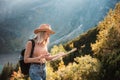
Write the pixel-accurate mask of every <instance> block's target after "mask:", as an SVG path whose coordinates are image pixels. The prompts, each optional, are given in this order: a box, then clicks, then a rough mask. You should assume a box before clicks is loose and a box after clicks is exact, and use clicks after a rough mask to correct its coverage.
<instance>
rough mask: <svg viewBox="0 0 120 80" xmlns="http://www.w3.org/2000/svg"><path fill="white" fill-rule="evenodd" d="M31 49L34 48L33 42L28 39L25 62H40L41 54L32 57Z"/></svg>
mask: <svg viewBox="0 0 120 80" xmlns="http://www.w3.org/2000/svg"><path fill="white" fill-rule="evenodd" d="M31 49H32V42H31V41H28V42H27V44H26V50H25V55H24V62H25V63H40V58H41V56H39V57H35V58H30V54H31Z"/></svg>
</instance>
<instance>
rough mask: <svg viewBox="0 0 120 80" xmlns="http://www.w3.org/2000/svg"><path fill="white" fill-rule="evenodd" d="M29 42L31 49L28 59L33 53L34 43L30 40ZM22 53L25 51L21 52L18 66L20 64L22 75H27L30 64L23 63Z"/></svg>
mask: <svg viewBox="0 0 120 80" xmlns="http://www.w3.org/2000/svg"><path fill="white" fill-rule="evenodd" d="M29 41H32V49H31V53H30V57H32V55H33V51H34V46H35V42H34V40H33V39H31V40H29ZM24 53H25V49H23V50H22V51H21V54H20V60H19V64H20V68H21V72H22V74H24V75H29V68H30V64H31V63H24Z"/></svg>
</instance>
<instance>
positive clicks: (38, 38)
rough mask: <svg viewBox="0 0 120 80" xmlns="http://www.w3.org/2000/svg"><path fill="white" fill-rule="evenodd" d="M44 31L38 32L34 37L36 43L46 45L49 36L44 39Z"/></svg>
mask: <svg viewBox="0 0 120 80" xmlns="http://www.w3.org/2000/svg"><path fill="white" fill-rule="evenodd" d="M45 33H46V32H45V31H41V32H38V33H37V34H36V37H35V41H36V43H37V44H44V45H47V44H48V43H49V38H48V39H45Z"/></svg>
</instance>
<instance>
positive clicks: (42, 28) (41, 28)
mask: <svg viewBox="0 0 120 80" xmlns="http://www.w3.org/2000/svg"><path fill="white" fill-rule="evenodd" d="M41 31H47V32H49V33H50V34H54V33H55V32H54V31H53V30H52V29H51V27H50V25H49V24H41V25H40V26H39V27H38V28H37V29H35V30H34V33H35V34H37V33H38V32H41Z"/></svg>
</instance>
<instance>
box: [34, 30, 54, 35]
mask: <svg viewBox="0 0 120 80" xmlns="http://www.w3.org/2000/svg"><path fill="white" fill-rule="evenodd" d="M41 31H46V32H49V33H50V34H55V32H54V31H53V30H48V29H36V30H34V33H35V34H37V33H38V32H41Z"/></svg>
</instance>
